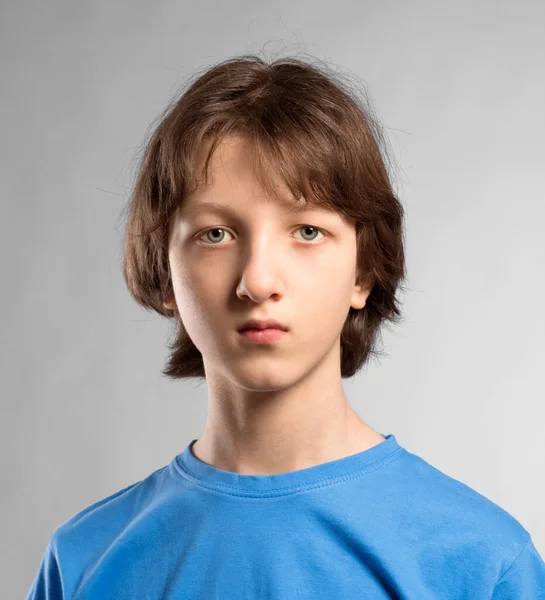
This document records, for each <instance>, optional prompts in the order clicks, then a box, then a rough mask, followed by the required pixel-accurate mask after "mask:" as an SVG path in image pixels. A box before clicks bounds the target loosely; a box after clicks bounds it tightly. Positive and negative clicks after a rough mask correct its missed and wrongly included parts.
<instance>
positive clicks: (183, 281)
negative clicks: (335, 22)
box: [164, 137, 370, 391]
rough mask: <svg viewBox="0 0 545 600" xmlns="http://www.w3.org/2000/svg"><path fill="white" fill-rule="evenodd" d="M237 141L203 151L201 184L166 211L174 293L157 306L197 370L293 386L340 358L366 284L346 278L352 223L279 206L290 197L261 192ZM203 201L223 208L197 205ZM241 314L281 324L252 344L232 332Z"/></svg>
mask: <svg viewBox="0 0 545 600" xmlns="http://www.w3.org/2000/svg"><path fill="white" fill-rule="evenodd" d="M247 144H248V142H247V141H245V140H243V139H242V138H234V137H231V138H229V140H227V141H223V142H222V143H221V144H220V145H219V146H218V148H217V150H216V152H215V153H214V155H213V156H212V159H211V163H210V175H211V177H210V181H209V185H208V187H206V188H199V190H198V191H197V192H195V193H194V194H193V195H191V196H190V197H187V198H185V199H184V201H183V202H182V203H181V205H180V207H179V209H178V211H177V213H175V215H174V217H173V221H172V223H171V230H170V244H169V262H170V269H171V274H172V283H173V290H174V294H173V295H172V296H171V297H170V298H168V299H167V300H166V301H165V303H164V304H165V306H166V307H167V308H171V309H176V308H177V310H178V312H179V314H180V318H181V320H182V322H183V324H184V327H185V329H186V330H187V333H188V334H189V336H190V337H191V340H192V341H193V343H194V344H195V346H196V347H197V348H198V349H199V351H200V352H201V354H202V355H203V360H204V364H205V371H206V376H207V378H209V377H210V376H212V375H214V376H220V377H226V378H228V379H229V381H230V382H231V383H232V384H237V385H239V386H240V387H243V388H246V389H254V390H256V391H257V390H263V391H265V390H275V389H282V388H284V387H287V386H289V385H290V384H293V383H294V382H295V381H296V380H298V379H300V378H302V377H303V376H304V375H305V374H306V373H308V372H309V371H310V370H313V369H316V368H318V366H319V365H320V364H323V363H324V361H327V360H329V361H331V360H334V361H337V363H338V364H339V365H340V333H341V330H342V328H343V324H344V322H345V320H346V317H347V314H348V311H349V308H350V307H351V306H352V307H354V308H357V309H361V308H363V306H364V305H365V300H366V298H367V296H368V294H369V291H370V290H369V289H364V290H362V289H360V287H359V286H355V283H354V282H355V278H356V231H355V228H354V225H353V224H352V223H350V222H349V221H348V220H346V219H345V218H344V217H343V216H342V215H341V214H339V213H337V212H336V211H332V210H330V209H324V208H319V207H315V206H309V208H305V209H304V210H301V212H299V213H293V214H289V213H286V209H288V208H291V207H293V205H294V200H293V199H292V198H291V197H290V195H289V194H288V193H287V191H286V188H285V187H284V186H281V187H279V191H280V192H281V193H282V198H281V199H280V198H271V197H267V196H266V195H265V193H264V192H263V190H262V188H260V186H259V184H258V181H257V179H256V177H255V175H254V172H253V168H252V159H251V156H250V148H249V146H247ZM206 149H207V147H206ZM203 150H204V147H203ZM203 157H204V153H203V152H201V153H200V156H199V164H198V165H197V166H198V168H199V172H200V168H201V167H202V164H203V163H202V160H203ZM277 181H278V180H277ZM278 185H279V186H280V183H279V184H278ZM205 202H214V203H217V204H221V205H222V206H225V207H229V208H230V209H231V210H232V213H231V214H229V213H220V212H214V211H211V210H208V209H204V208H203V209H199V208H198V207H199V206H201V205H203V204H204V203H205ZM308 226H311V227H313V228H317V229H308V228H307V227H308ZM216 228H221V229H222V231H216ZM250 318H259V319H276V320H277V321H279V322H280V323H282V324H284V325H286V326H287V327H289V331H288V332H287V333H286V334H285V335H284V336H283V337H282V338H281V339H280V340H279V341H277V342H273V343H270V344H254V343H251V342H249V341H248V340H246V339H245V338H244V337H243V336H242V335H241V334H240V333H239V332H238V328H239V327H240V326H241V324H242V323H243V322H245V321H246V320H248V319H250ZM339 369H340V368H339Z"/></svg>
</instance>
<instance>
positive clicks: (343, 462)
mask: <svg viewBox="0 0 545 600" xmlns="http://www.w3.org/2000/svg"><path fill="white" fill-rule="evenodd" d="M380 435H382V437H383V438H384V441H383V442H380V443H379V444H377V445H376V446H373V447H371V448H367V449H366V450H363V451H362V452H358V453H357V454H352V455H351V456H345V457H343V458H339V459H337V460H333V461H330V462H326V463H322V464H319V465H315V466H313V467H308V468H306V469H299V470H296V471H289V472H287V473H276V474H274V475H241V474H239V473H234V472H232V471H224V470H222V469H217V468H216V467H213V466H212V465H209V464H208V463H205V462H203V461H202V460H200V459H199V458H197V457H196V456H195V455H194V454H193V452H192V450H191V448H192V446H193V444H194V443H195V442H196V441H197V439H194V440H192V441H191V442H190V443H189V444H188V445H187V447H186V448H185V450H184V451H183V452H182V453H181V454H178V455H177V456H176V457H175V458H174V459H173V461H172V466H173V467H174V468H175V469H176V471H177V472H178V474H180V475H182V476H183V477H184V478H186V479H188V480H190V481H192V482H193V483H196V484H198V485H201V486H203V487H208V488H211V489H215V490H217V491H222V492H224V493H227V494H232V495H249V496H260V497H261V496H265V495H268V496H270V495H271V494H272V495H275V496H276V495H286V494H291V493H293V492H296V491H301V490H302V489H303V488H308V487H309V486H324V485H330V484H332V483H336V482H337V481H339V480H340V479H350V478H353V477H359V476H361V475H364V474H365V473H368V472H370V471H375V470H376V469H379V468H380V467H382V466H384V465H385V464H387V463H389V462H391V461H393V460H395V459H396V458H398V457H399V456H400V455H401V453H402V452H403V451H404V449H403V448H402V447H401V446H400V445H399V444H398V442H397V440H396V438H395V435H394V434H393V433H389V434H383V433H381V434H380Z"/></svg>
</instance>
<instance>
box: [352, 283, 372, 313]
mask: <svg viewBox="0 0 545 600" xmlns="http://www.w3.org/2000/svg"><path fill="white" fill-rule="evenodd" d="M370 293H371V288H365V289H362V286H361V285H356V286H355V287H354V294H353V295H352V303H351V304H350V306H352V308H357V309H358V310H359V309H362V308H363V307H364V306H365V303H366V302H367V297H368V296H369V294H370Z"/></svg>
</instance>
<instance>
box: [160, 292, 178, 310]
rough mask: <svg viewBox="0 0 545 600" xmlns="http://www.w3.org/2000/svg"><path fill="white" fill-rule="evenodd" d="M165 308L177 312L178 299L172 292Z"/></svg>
mask: <svg viewBox="0 0 545 600" xmlns="http://www.w3.org/2000/svg"><path fill="white" fill-rule="evenodd" d="M163 306H164V307H165V308H169V309H170V310H176V299H175V297H174V292H171V293H170V294H169V295H168V296H167V297H166V298H165V299H164V300H163Z"/></svg>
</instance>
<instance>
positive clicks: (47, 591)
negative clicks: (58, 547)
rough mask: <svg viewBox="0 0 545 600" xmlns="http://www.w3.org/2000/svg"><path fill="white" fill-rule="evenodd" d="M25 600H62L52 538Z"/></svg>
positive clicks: (60, 579)
mask: <svg viewBox="0 0 545 600" xmlns="http://www.w3.org/2000/svg"><path fill="white" fill-rule="evenodd" d="M26 600H64V596H63V592H62V578H61V572H60V568H59V562H58V559H57V553H56V552H55V545H54V539H53V538H51V539H50V540H49V543H48V544H47V548H46V550H45V553H44V555H43V558H42V562H41V564H40V569H39V571H38V573H37V575H36V578H35V579H34V583H33V584H32V587H31V588H30V591H29V593H28V596H27V598H26Z"/></svg>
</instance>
